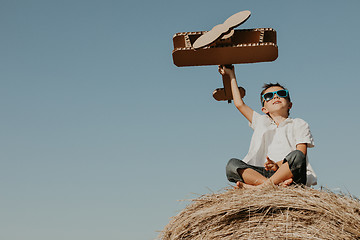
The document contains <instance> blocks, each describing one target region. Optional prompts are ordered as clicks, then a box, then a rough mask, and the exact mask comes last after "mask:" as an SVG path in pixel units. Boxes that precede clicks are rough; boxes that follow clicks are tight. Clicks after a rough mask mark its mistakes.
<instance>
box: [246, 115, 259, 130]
mask: <svg viewBox="0 0 360 240" xmlns="http://www.w3.org/2000/svg"><path fill="white" fill-rule="evenodd" d="M260 118H261V114H259V113H257V112H255V111H253V116H252V121H251V122H249V126H250V127H251V128H252V129H255V128H256V126H257V125H258V122H259V119H260Z"/></svg>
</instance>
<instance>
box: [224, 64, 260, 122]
mask: <svg viewBox="0 0 360 240" xmlns="http://www.w3.org/2000/svg"><path fill="white" fill-rule="evenodd" d="M219 72H220V74H221V75H229V77H230V82H231V92H232V96H233V100H234V105H235V107H236V108H237V109H238V110H239V111H240V112H241V113H242V115H244V117H245V118H246V119H247V120H248V121H249V122H250V123H251V122H252V116H253V112H254V110H252V109H251V108H250V107H249V106H248V105H246V104H245V103H244V101H243V100H242V98H241V95H240V91H239V88H238V85H237V82H236V76H235V72H234V67H233V66H232V67H231V68H228V67H225V66H219Z"/></svg>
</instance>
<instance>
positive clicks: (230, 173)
mask: <svg viewBox="0 0 360 240" xmlns="http://www.w3.org/2000/svg"><path fill="white" fill-rule="evenodd" d="M242 166H243V162H242V161H241V160H239V159H237V158H232V159H230V160H229V161H228V163H227V165H226V177H227V179H228V180H229V181H230V182H237V181H241V177H240V176H239V174H238V172H237V169H238V168H241V167H242Z"/></svg>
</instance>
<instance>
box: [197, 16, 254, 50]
mask: <svg viewBox="0 0 360 240" xmlns="http://www.w3.org/2000/svg"><path fill="white" fill-rule="evenodd" d="M250 15H251V12H250V11H248V10H246V11H242V12H238V13H235V14H234V15H232V16H231V17H229V18H228V19H226V21H225V22H224V23H223V24H219V25H216V26H215V27H213V28H212V29H211V30H210V31H209V32H207V33H205V34H204V35H201V36H200V37H199V38H198V39H196V41H195V42H194V44H193V47H194V48H195V49H199V48H202V47H205V46H207V45H209V44H211V43H213V42H215V41H216V40H217V39H219V38H220V37H221V36H223V34H225V33H227V32H229V31H230V30H232V29H233V28H236V27H237V26H239V25H240V24H242V23H243V22H245V21H246V20H248V18H249V17H250Z"/></svg>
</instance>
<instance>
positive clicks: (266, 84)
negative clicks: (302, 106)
mask: <svg viewBox="0 0 360 240" xmlns="http://www.w3.org/2000/svg"><path fill="white" fill-rule="evenodd" d="M271 87H281V88H282V89H284V90H288V89H286V88H285V87H284V86H282V85H281V84H280V83H265V84H264V86H263V90H262V91H261V93H260V101H261V106H264V101H263V99H262V95H263V94H264V92H265V91H266V90H267V89H269V88H271ZM286 99H287V100H288V101H289V102H291V100H290V93H288V96H287V97H286ZM288 115H290V109H289V110H288Z"/></svg>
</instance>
